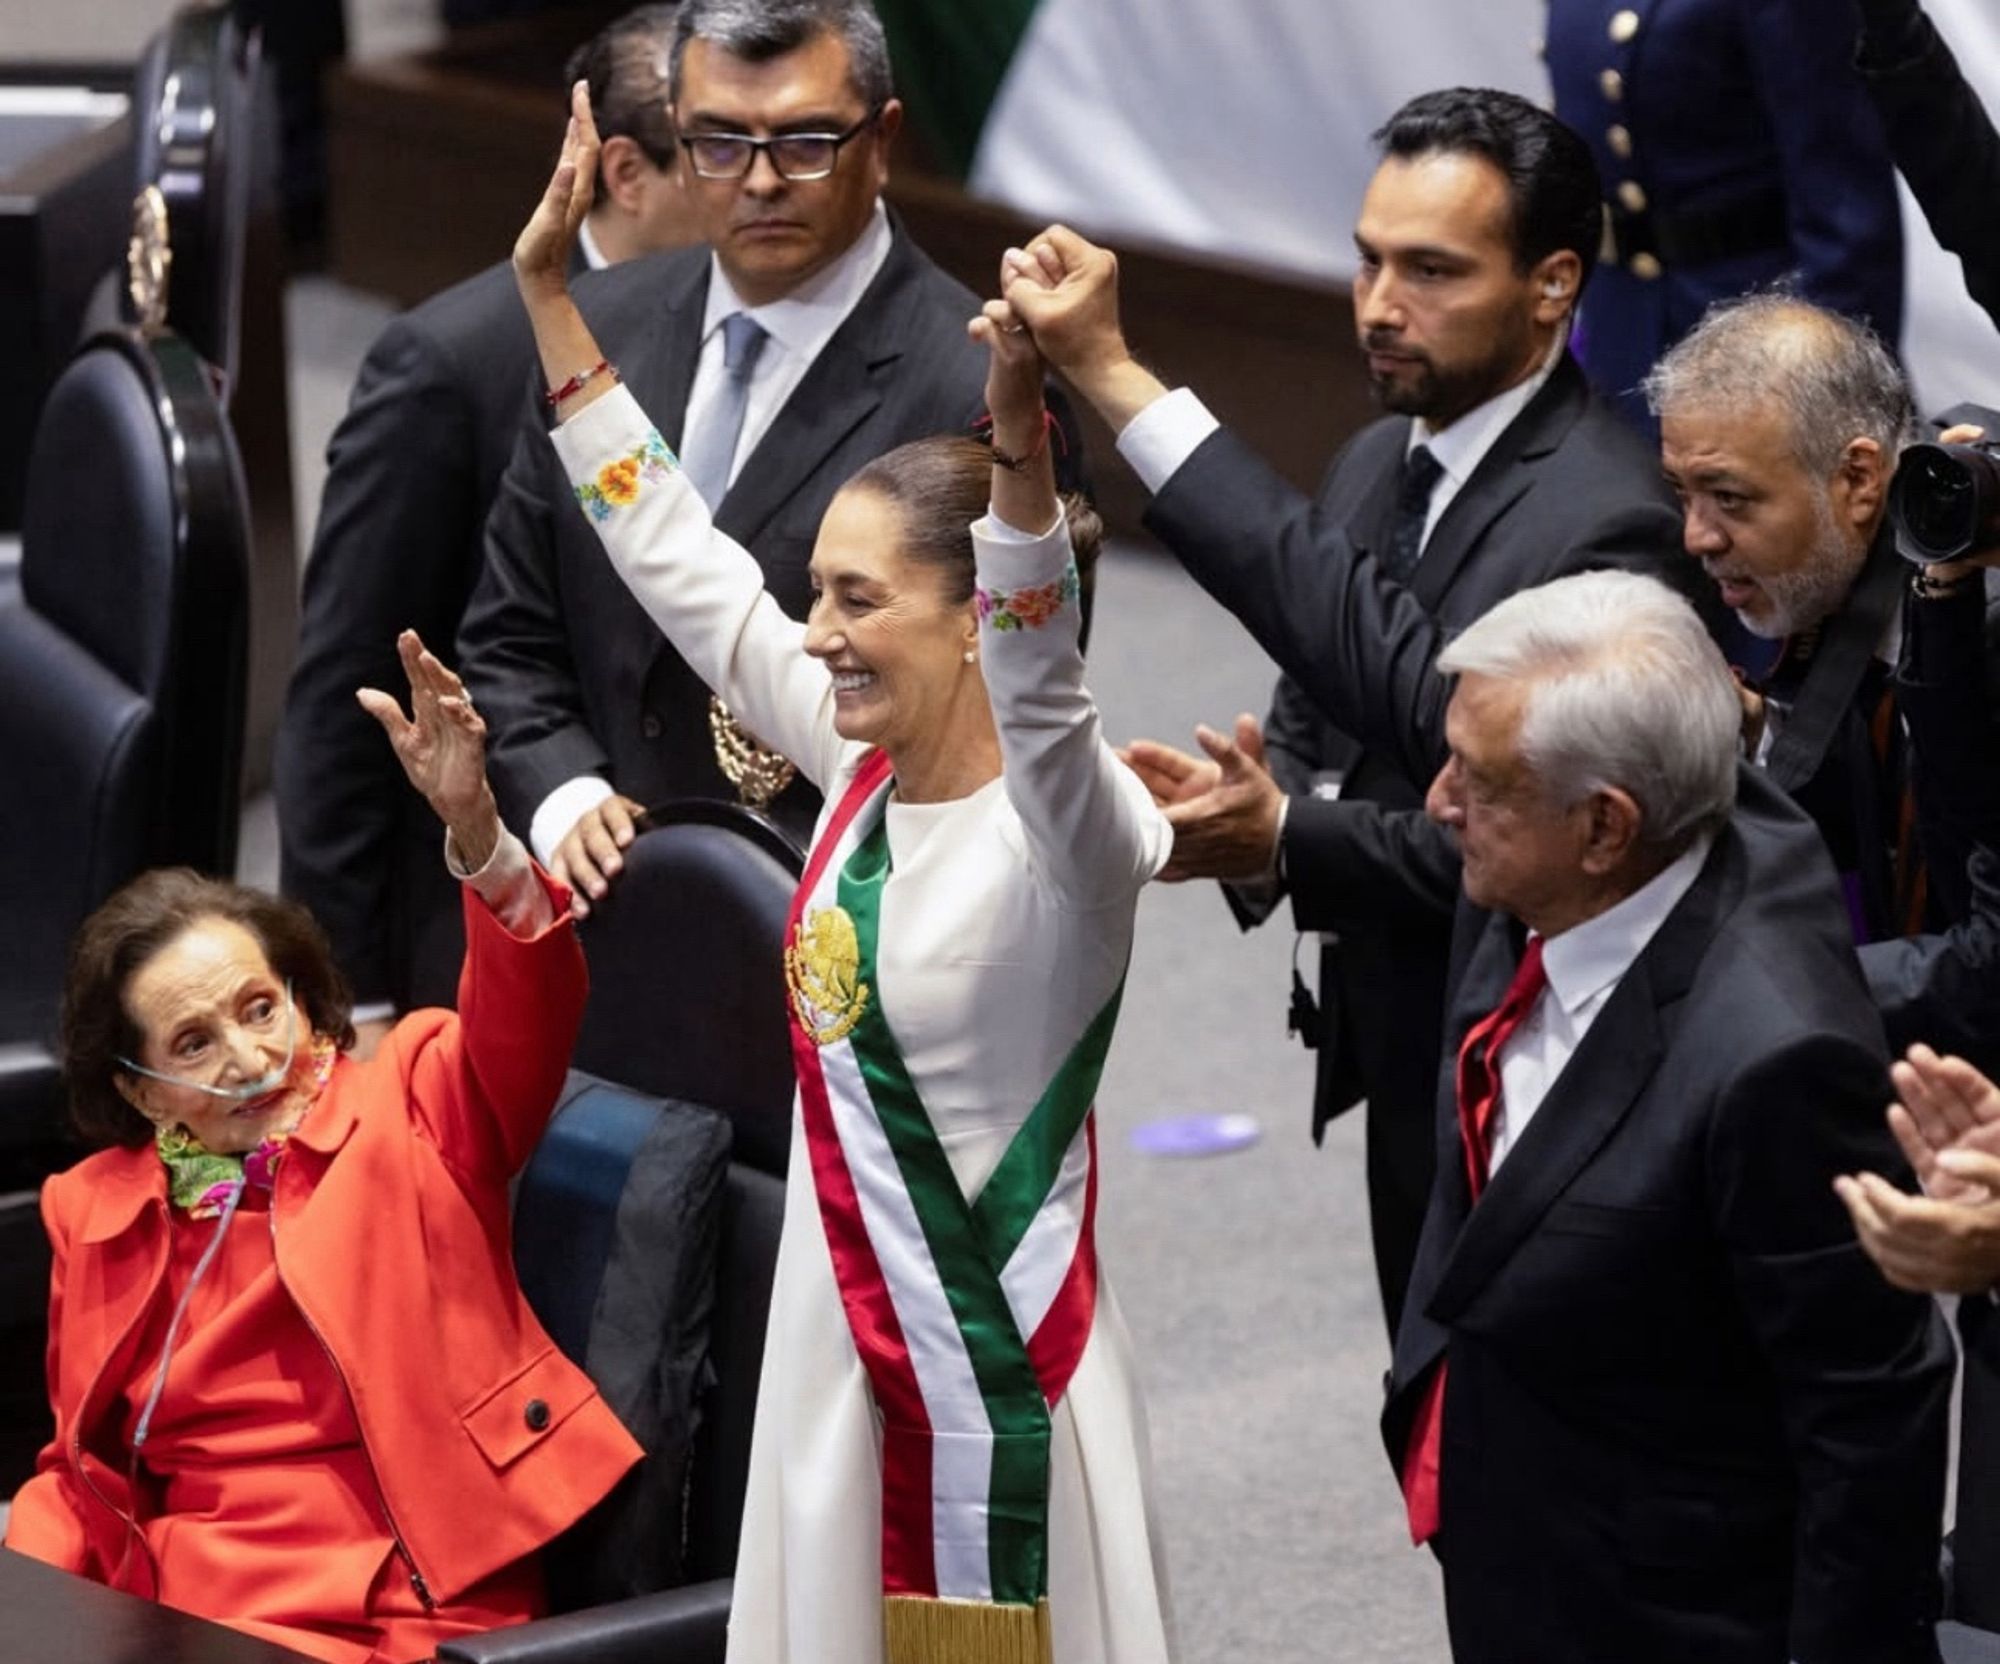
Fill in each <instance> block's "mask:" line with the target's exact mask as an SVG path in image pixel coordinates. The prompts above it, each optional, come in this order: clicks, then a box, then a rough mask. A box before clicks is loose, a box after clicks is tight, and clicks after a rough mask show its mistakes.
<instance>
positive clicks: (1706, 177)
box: [1546, 0, 1903, 432]
mask: <svg viewBox="0 0 2000 1664" xmlns="http://www.w3.org/2000/svg"><path fill="white" fill-rule="evenodd" d="M1855 33H1856V24H1855V22H1854V19H1853V17H1852V15H1851V7H1850V6H1849V5H1848V4H1847V0H1835V3H1834V4H1831V5H1829V4H1828V3H1827V0H1550V4H1549V12H1548V38H1547V47H1546V52H1547V58H1548V66H1549V79H1550V83H1551V85H1552V86H1553V88H1554V91H1555V109H1556V114H1557V115H1558V116H1559V117H1561V119H1562V120H1563V121H1565V122H1566V123H1568V125H1569V126H1571V127H1573V128H1575V129H1576V131H1577V132H1578V133H1580V134H1581V135H1582V136H1583V137H1584V139H1585V140H1587V141H1588V142H1589V145H1590V148H1591V151H1592V154H1593V155H1594V156H1595V157H1596V159H1597V167H1598V172H1599V173H1600V175H1601V176H1602V177H1603V180H1604V189H1605V197H1606V205H1607V209H1608V213H1607V221H1608V224H1607V231H1606V246H1605V249H1604V258H1603V260H1602V261H1601V263H1600V265H1599V268H1598V271H1597V273H1596V274H1595V275H1594V276H1593V277H1592V279H1591V282H1590V286H1589V288H1588V289H1587V290H1586V291H1585V293H1584V297H1583V306H1582V313H1581V320H1580V322H1581V335H1580V340H1579V348H1580V356H1581V357H1582V359H1583V362H1584V367H1585V369H1586V370H1587V371H1588V372H1589V374H1590V378H1591V381H1592V383H1593V384H1594V385H1595V386H1596V387H1597V388H1598V389H1599V391H1601V392H1602V393H1604V394H1605V395H1606V396H1607V397H1609V398H1611V399H1613V400H1614V401H1615V402H1616V403H1617V404H1618V406H1619V408H1620V410H1621V412H1623V413H1624V414H1625V415H1627V416H1628V417H1630V418H1631V419H1632V420H1633V421H1635V422H1637V423H1638V424H1639V425H1640V426H1642V427H1643V428H1645V429H1646V430H1647V431H1649V432H1650V431H1651V428H1652V423H1651V421H1650V418H1648V417H1647V415H1646V412H1645V405H1644V401H1643V399H1641V398H1640V396H1639V394H1638V391H1637V388H1638V383H1639V381H1640V378H1641V377H1643V376H1644V375H1645V373H1646V371H1647V370H1648V369H1650V368H1651V367H1652V365H1653V363H1654V361H1655V360H1656V359H1657V358H1658V357H1659V356H1660V355H1661V354H1662V353H1663V352H1665V351H1666V350H1667V349H1668V348H1669V347H1671V346H1672V345H1673V344H1674V343H1675V342H1676V341H1678V340H1679V339H1680V338H1681V337H1682V336H1683V335H1685V334H1686V333H1687V332H1688V331H1689V330H1690V329H1692V328H1693V327H1694V325H1695V324H1696V323H1697V322H1698V321H1699V320H1700V318H1701V315H1702V313H1703V312H1704V311H1706V310H1707V308H1708V306H1709V304H1710V303H1711V302H1713V301H1716V300H1720V299H1723V298H1724V297H1726V296H1730V295H1738V294H1743V293H1745V292H1747V291H1749V290H1753V289H1758V288H1763V287H1766V286H1768V285H1770V284H1773V283H1776V282H1778V281H1779V280H1781V279H1784V278H1787V277H1791V278H1793V280H1794V281H1795V282H1796V284H1797V287H1798V289H1799V292H1800V293H1801V294H1803V295H1804V296H1805V297H1806V298H1807V299H1808V300H1812V301H1815V302H1817V303H1818V304H1820V305H1822V306H1826V307H1830V308H1832V309H1833V310H1835V311H1839V312H1845V313H1848V314H1850V315H1851V316H1854V317H1858V318H1863V319H1865V320H1866V321H1867V322H1868V323H1870V324H1871V325H1872V326H1873V327H1874V328H1875V330H1876V331H1877V333H1879V334H1880V335H1881V336H1882V337H1883V339H1884V340H1886V341H1887V342H1888V343H1889V344H1890V346H1891V347H1892V348H1893V347H1894V345H1895V344H1896V340H1897V337H1898V335H1899V333H1900V331H1901V328H1902V321H1903V239H1902V223H1901V219H1900V215H1899V212H1898V208H1897V202H1896V183H1895V175H1894V172H1893V170H1892V168H1891V165H1890V161H1889V152H1888V148H1887V145H1886V143H1885V142H1884V139H1883V136H1882V129H1881V124H1880V122H1879V120H1878V119H1877V117H1876V114H1875V110H1874V107H1873V105H1872V104H1871V102H1870V100H1869V97H1868V94H1867V91H1866V90H1865V88H1864V87H1863V85H1862V83H1861V80H1860V77H1859V76H1858V75H1857V74H1856V72H1855V69H1854V65H1853V53H1854V39H1855Z"/></svg>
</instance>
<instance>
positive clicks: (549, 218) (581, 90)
mask: <svg viewBox="0 0 2000 1664" xmlns="http://www.w3.org/2000/svg"><path fill="white" fill-rule="evenodd" d="M597 150H598V142H597V123H596V122H595V121H594V120H593V119H592V118H591V114H590V83H589V82H587V81H579V82H577V84H576V85H575V86H574V87H573V88H571V90H570V118H569V128H568V131H567V132H565V133H564V135H563V147H562V154H561V155H560V156H559V157H557V158H556V168H555V172H554V173H552V174H551V175H550V176H549V184H548V189H547V190H545V191H543V192H542V196H541V200H540V201H539V202H537V203H536V204H535V211H534V213H533V214H531V215H530V216H529V217H528V223H527V224H526V225H524V226H522V227H521V234H520V236H518V237H516V238H515V239H514V281H515V282H516V283H518V284H519V285H520V286H521V294H522V297H523V298H524V299H525V300H527V302H528V303H529V305H530V306H532V305H533V304H534V302H535V301H536V299H537V298H540V297H544V296H548V295H555V294H562V293H564V292H566V291H567V290H568V288H569V261H570V251H571V250H572V249H574V248H575V247H576V237H577V230H578V228H579V227H580V226H581V225H582V224H583V219H584V216H585V215H586V214H588V213H589V212H590V199H591V193H592V190H593V188H594V187H595V185H596V182H597Z"/></svg>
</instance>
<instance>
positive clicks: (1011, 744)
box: [972, 514, 1173, 908]
mask: <svg viewBox="0 0 2000 1664" xmlns="http://www.w3.org/2000/svg"><path fill="white" fill-rule="evenodd" d="M972 544H973V551H974V556H975V559H976V562H977V571H978V579H977V581H978V594H977V605H978V608H979V651H980V661H981V664H982V666H983V668H984V671H985V677H986V693H987V698H988V699H989V700H990V701H991V702H992V706H993V720H994V723H995V725H996V726H997V727H998V729H999V731H1000V754H1001V758H1002V763H1003V768H1004V777H1005V780H1006V791H1007V799H1008V802H1009V803H1010V804H1011V805H1012V806H1013V809H1014V813H1015V814H1016V815H1017V816H1018V817H1019V819H1020V822H1021V829H1022V832H1023V834H1024V836H1025V838H1026V841H1027V847H1028V857H1029V860H1030V861H1031V863H1032V864H1033V866H1034V868H1035V870H1036V871H1037V872H1038V873H1039V874H1040V875H1041V876H1042V878H1043V880H1044V881H1045V882H1046V883H1047V884H1048V885H1049V888H1050V889H1051V891H1052V892H1053V893H1054V895H1055V896H1056V898H1057V900H1058V901H1059V902H1060V903H1061V904H1062V905H1064V906H1068V907H1075V908H1085V907H1101V906H1107V905H1111V904H1114V903H1119V902H1126V901H1129V900H1130V899H1131V896H1132V894H1133V893H1134V892H1135V891H1136V890H1137V889H1138V888H1139V887H1140V886H1141V885H1142V884H1144V883H1145V882H1146V881H1147V880H1148V879H1150V878H1151V877H1152V876H1153V875H1154V874H1155V873H1157V872H1158V871H1159V870H1160V868H1161V867H1163V866H1165V865H1166V863H1167V857H1168V856H1169V855H1170V854H1171V853H1172V852H1173V829H1172V828H1171V827H1169V826H1168V824H1167V820H1166V817H1165V816H1164V815H1162V814H1161V813H1160V811H1159V809H1158V808H1156V807H1155V806H1154V804H1153V800H1152V797H1151V795H1150V794H1149V793H1148V792H1147V790H1146V788H1145V786H1144V785H1143V784H1141V782H1140V780H1139V777H1138V776H1137V775H1136V774H1134V773H1133V772H1132V771H1131V770H1130V769H1129V768H1127V767H1126V766H1125V765H1124V763H1122V762H1120V761H1119V759H1118V754H1117V753H1116V752H1115V751H1113V750H1112V749H1111V747H1110V746H1109V745H1107V744H1106V743H1105V740H1104V734H1103V724H1102V722H1101V721H1100V720H1099V717H1098V714H1097V705H1096V703H1095V702H1094V701H1093V700H1092V699H1091V697H1090V692H1089V690H1088V689H1087V688H1085V687H1084V685H1083V651H1082V648H1081V646H1080V639H1081V632H1082V623H1083V613H1082V609H1081V605H1080V600H1079V595H1080V586H1079V583H1078V578H1077V570H1076V563H1075V562H1074V561H1073V560H1072V559H1071V557H1070V543H1069V526H1068V524H1067V523H1066V522H1065V521H1064V519H1063V517H1062V516H1061V515H1057V516H1056V523H1055V524H1054V525H1053V526H1052V527H1050V528H1049V530H1048V531H1047V532H1045V533H1043V534H1042V535H1041V536H1039V537H1029V536H1027V535H1026V534H1024V533H1022V532H1020V531H1017V530H1016V529H1015V528H1013V527H1012V526H1009V525H1007V524H1006V523H1005V522H1004V521H1002V520H999V519H998V518H996V517H995V516H993V515H991V514H988V515H986V516H985V517H984V518H982V519H980V520H978V521H976V522H975V523H974V524H973V527H972Z"/></svg>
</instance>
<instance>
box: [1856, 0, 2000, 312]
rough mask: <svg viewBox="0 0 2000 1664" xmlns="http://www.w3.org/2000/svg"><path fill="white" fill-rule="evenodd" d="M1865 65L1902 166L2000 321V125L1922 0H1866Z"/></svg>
mask: <svg viewBox="0 0 2000 1664" xmlns="http://www.w3.org/2000/svg"><path fill="white" fill-rule="evenodd" d="M1860 10H1861V38H1860V41H1859V44H1858V46H1857V49H1856V52H1855V66H1856V68H1858V69H1859V70H1860V72H1861V78H1862V81H1863V82H1864V83H1865V84H1866V86H1867V88H1868V91H1869V94H1870V96H1871V97H1872V98H1873V99H1874V101H1875V108H1876V111H1877V113H1878V114H1880V116H1881V118H1882V128H1883V131H1884V133H1885V134H1886V135H1887V136H1888V140H1889V154H1890V156H1891V157H1892V158H1893V159H1894V160H1895V163H1896V168H1897V171H1898V172H1900V173H1901V174H1902V176H1903V177H1904V178H1905V179H1906V180H1908V181H1909V185H1910V190H1911V193H1912V194H1913V195H1914V196H1915V197H1916V199H1917V205H1918V206H1919V207H1920V208H1922V209H1923V211H1924V218H1925V219H1927V220H1928V221H1929V222H1930V227H1931V230H1932V232H1933V233H1934V234H1935V235H1936V237H1937V240H1938V242H1939V243H1941V244H1942V245H1943V246H1944V248H1945V249H1946V250H1947V251H1948V252H1950V253H1952V254H1955V255H1957V256H1958V258H1959V263H1960V264H1961V265H1962V266H1963V267H1964V269H1965V288H1966V292H1967V293H1968V294H1970V295H1971V296H1972V298H1973V299H1974V300H1976V301H1977V302H1978V303H1979V304H1980V306H1982V307H1983V308H1985V310H1986V313H1987V315H1988V316H1989V317H1991V318H1992V319H1993V320H1994V321H1995V322H1996V323H2000V222H1996V220H1995V219H1994V214H1993V205H1994V203H1995V202H2000V131H1996V130H1995V129H1994V126H1993V122H1992V120H1991V118H1990V117H1989V116H1988V115H1987V113H1986V107H1985V105H1984V104H1982V103H1981V102H1980V99H1979V94H1978V93H1977V92H1976V91H1975V90H1974V89H1973V87H1972V85H1971V83H1970V82H1968V81H1967V80H1966V78H1965V74H1964V72H1963V71H1962V70H1961V69H1960V68H1959V67H1958V60H1957V59H1956V58H1955V57H1954V56H1953V55H1952V50H1951V48H1950V47H1949V46H1947V45H1946V44H1945V41H1944V37H1943V36H1942V35H1940V34H1939V33H1938V31H1937V28H1936V26H1935V25H1934V24H1933V23H1932V22H1931V20H1930V19H1929V18H1928V17H1926V16H1925V15H1924V13H1923V10H1922V8H1921V7H1920V6H1919V5H1918V0H1860Z"/></svg>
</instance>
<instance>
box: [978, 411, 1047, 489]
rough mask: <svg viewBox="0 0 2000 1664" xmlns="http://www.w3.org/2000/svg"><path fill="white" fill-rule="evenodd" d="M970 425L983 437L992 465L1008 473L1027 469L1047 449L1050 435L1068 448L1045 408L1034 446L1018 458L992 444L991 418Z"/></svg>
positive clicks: (982, 418)
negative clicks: (991, 456)
mask: <svg viewBox="0 0 2000 1664" xmlns="http://www.w3.org/2000/svg"><path fill="white" fill-rule="evenodd" d="M972 425H973V429H974V431H975V432H979V433H982V434H983V435H984V436H985V439H986V443H987V446H988V448H989V449H991V451H992V452H993V462H994V465H995V466H996V467H1000V468H1005V469H1007V470H1008V471H1009V472H1010V473H1015V474H1018V473H1020V471H1021V470H1022V469H1023V468H1025V467H1027V466H1028V464H1029V463H1031V462H1033V461H1034V460H1035V458H1036V457H1038V456H1040V455H1041V454H1042V452H1044V451H1046V450H1047V449H1048V448H1049V435H1050V434H1052V433H1053V434H1055V435H1056V436H1057V439H1058V440H1059V441H1060V442H1061V443H1062V445H1063V448H1064V450H1065V451H1067V450H1068V448H1069V445H1068V441H1067V440H1063V439H1062V430H1061V429H1060V428H1059V427H1058V426H1057V424H1056V417H1055V412H1054V411H1052V410H1050V409H1048V408H1047V407H1044V408H1043V410H1042V431H1041V433H1040V434H1039V435H1038V436H1037V437H1036V439H1035V442H1034V444H1032V445H1030V446H1029V447H1028V449H1026V450H1025V451H1023V452H1022V453H1021V454H1020V455H1019V456H1009V455H1008V454H1007V453H1006V452H1005V451H1003V450H1001V449H1000V447H999V446H998V445H995V444H994V443H993V418H992V417H991V416H982V417H980V418H979V420H978V421H976V422H974V423H973V424H972Z"/></svg>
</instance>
